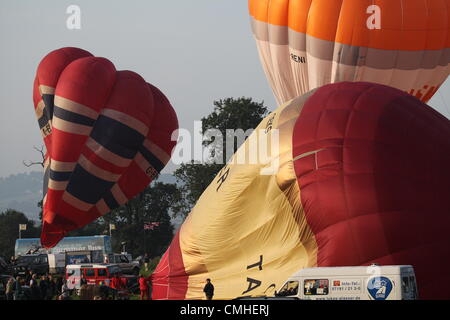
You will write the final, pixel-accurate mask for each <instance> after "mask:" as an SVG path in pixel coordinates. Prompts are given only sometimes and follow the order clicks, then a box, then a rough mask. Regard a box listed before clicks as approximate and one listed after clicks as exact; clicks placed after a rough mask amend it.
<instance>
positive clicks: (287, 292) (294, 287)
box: [277, 281, 298, 297]
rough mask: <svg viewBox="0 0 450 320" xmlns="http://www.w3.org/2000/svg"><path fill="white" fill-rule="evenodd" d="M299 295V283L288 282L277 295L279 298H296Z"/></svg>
mask: <svg viewBox="0 0 450 320" xmlns="http://www.w3.org/2000/svg"><path fill="white" fill-rule="evenodd" d="M297 293H298V281H288V282H286V283H285V284H284V286H283V287H282V288H281V289H280V291H279V292H278V293H277V296H278V297H286V296H295V295H297Z"/></svg>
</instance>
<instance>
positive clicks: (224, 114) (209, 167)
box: [174, 97, 268, 216]
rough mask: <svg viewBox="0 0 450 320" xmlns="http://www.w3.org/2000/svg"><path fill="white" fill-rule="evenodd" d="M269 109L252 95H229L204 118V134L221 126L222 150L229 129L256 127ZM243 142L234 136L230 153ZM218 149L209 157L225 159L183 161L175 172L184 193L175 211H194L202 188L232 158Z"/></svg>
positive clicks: (218, 102) (206, 144) (183, 213)
mask: <svg viewBox="0 0 450 320" xmlns="http://www.w3.org/2000/svg"><path fill="white" fill-rule="evenodd" d="M267 113H268V110H267V107H265V106H264V102H260V103H259V102H254V101H253V100H252V98H245V97H242V98H238V99H235V98H227V99H224V100H218V101H214V111H213V112H212V113H210V114H209V115H208V116H206V117H204V118H202V119H201V120H202V125H203V127H202V133H203V134H205V133H206V132H207V130H209V129H218V130H219V131H220V132H221V133H222V136H223V147H222V150H226V142H227V139H226V137H227V135H229V132H227V130H228V129H231V130H238V129H241V130H243V131H244V132H245V131H247V130H249V129H254V128H256V127H257V126H258V125H259V123H260V122H261V121H262V120H263V119H264V117H265V116H266V115H267ZM242 142H243V141H237V140H236V139H233V147H232V150H231V151H232V153H231V155H232V154H234V152H236V150H237V149H238V148H239V146H240V144H241V143H242ZM203 143H204V145H205V146H208V145H211V144H212V143H215V142H214V141H213V140H210V141H204V142H203ZM215 152H216V149H212V150H211V153H210V158H211V159H213V158H221V159H222V163H219V164H217V163H205V164H197V163H194V161H192V162H191V163H184V164H182V165H181V166H180V167H179V168H178V169H177V170H176V171H175V172H174V175H175V177H176V178H177V182H178V183H179V189H180V193H181V198H180V202H178V203H177V204H176V205H174V212H175V213H176V214H179V215H182V216H186V215H187V214H188V213H189V212H190V211H191V209H192V208H193V206H194V205H195V203H196V202H197V200H198V199H199V198H200V196H201V195H202V193H203V191H205V189H206V188H207V187H208V186H209V184H210V183H211V181H212V180H213V179H214V177H215V176H216V174H217V173H218V172H219V171H220V169H221V168H222V167H223V166H224V164H225V163H226V162H227V161H228V160H229V157H230V155H227V154H226V152H222V153H221V154H220V155H219V156H218V157H217V155H216V154H215Z"/></svg>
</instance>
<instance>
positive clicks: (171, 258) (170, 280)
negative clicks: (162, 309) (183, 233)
mask: <svg viewBox="0 0 450 320" xmlns="http://www.w3.org/2000/svg"><path fill="white" fill-rule="evenodd" d="M188 279H189V277H188V275H187V273H186V271H185V270H184V263H183V256H182V254H181V249H180V234H179V231H178V232H177V234H176V235H175V237H174V239H173V241H172V243H171V245H170V247H169V249H168V250H167V251H166V253H165V254H164V256H163V257H162V259H161V261H160V263H159V264H158V266H157V267H156V269H155V271H154V272H153V274H152V285H153V291H152V299H154V300H183V299H185V298H186V293H187V287H188Z"/></svg>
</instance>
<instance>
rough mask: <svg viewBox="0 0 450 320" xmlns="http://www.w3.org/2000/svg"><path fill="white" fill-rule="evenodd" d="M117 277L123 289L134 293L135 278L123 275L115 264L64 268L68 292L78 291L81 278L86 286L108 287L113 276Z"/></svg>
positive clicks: (76, 265)
mask: <svg viewBox="0 0 450 320" xmlns="http://www.w3.org/2000/svg"><path fill="white" fill-rule="evenodd" d="M116 274H117V275H118V276H119V278H120V281H121V282H122V285H123V286H124V288H127V289H128V290H129V291H131V292H133V293H136V288H137V290H138V289H139V286H137V277H136V276H132V275H124V274H123V273H122V269H121V268H120V267H119V266H118V265H117V264H104V263H102V264H73V265H67V266H66V281H67V287H68V288H69V289H70V290H73V289H80V287H81V277H82V276H83V278H84V279H86V282H87V284H93V285H102V284H104V285H107V286H110V284H111V281H112V279H113V277H114V276H115V275H116Z"/></svg>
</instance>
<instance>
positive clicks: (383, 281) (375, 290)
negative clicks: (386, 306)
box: [367, 277, 393, 300]
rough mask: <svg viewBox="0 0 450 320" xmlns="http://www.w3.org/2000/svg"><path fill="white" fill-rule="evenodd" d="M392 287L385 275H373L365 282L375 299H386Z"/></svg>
mask: <svg viewBox="0 0 450 320" xmlns="http://www.w3.org/2000/svg"><path fill="white" fill-rule="evenodd" d="M392 288H393V285H392V282H391V280H389V279H388V278H386V277H374V278H372V279H370V280H369V283H368V284H367V290H368V291H369V293H370V295H371V296H372V298H374V299H375V300H386V298H387V297H388V296H389V294H390V293H391V291H392Z"/></svg>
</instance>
